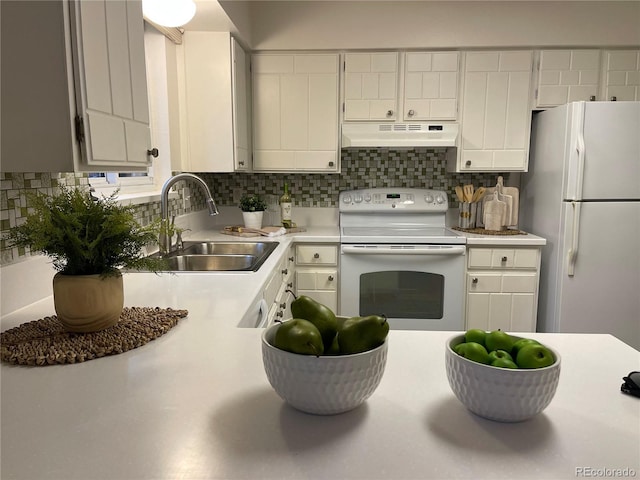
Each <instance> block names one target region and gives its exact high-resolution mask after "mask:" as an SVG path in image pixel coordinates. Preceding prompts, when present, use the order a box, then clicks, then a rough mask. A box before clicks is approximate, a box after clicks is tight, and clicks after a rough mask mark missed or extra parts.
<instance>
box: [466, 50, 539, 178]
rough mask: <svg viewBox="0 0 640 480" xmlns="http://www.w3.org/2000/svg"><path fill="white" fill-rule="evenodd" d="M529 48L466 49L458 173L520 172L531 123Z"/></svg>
mask: <svg viewBox="0 0 640 480" xmlns="http://www.w3.org/2000/svg"><path fill="white" fill-rule="evenodd" d="M532 64H533V53H532V52H530V51H508V52H498V51H496V52H467V53H466V55H465V66H464V87H463V106H462V121H461V124H462V140H461V149H460V150H461V151H460V158H459V165H458V168H459V170H460V171H473V170H475V171H492V170H493V171H524V170H526V168H527V159H528V151H529V127H530V124H531V112H530V108H529V104H530V86H531V69H532Z"/></svg>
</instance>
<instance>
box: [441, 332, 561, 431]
mask: <svg viewBox="0 0 640 480" xmlns="http://www.w3.org/2000/svg"><path fill="white" fill-rule="evenodd" d="M514 338H516V339H517V338H519V337H514ZM463 341H464V335H456V336H453V337H451V338H449V340H447V343H446V347H445V361H446V369H447V379H448V380H449V385H450V386H451V389H452V390H453V393H455V395H456V397H458V399H459V400H460V401H461V402H462V403H463V404H464V405H465V406H466V407H467V408H468V409H469V410H471V411H472V412H473V413H475V414H476V415H479V416H481V417H484V418H488V419H490V420H497V421H500V422H520V421H523V420H528V419H530V418H531V417H534V416H535V415H537V414H538V413H540V412H541V411H543V410H544V409H545V408H546V407H547V406H548V405H549V403H551V400H552V399H553V396H554V395H555V393H556V388H557V387H558V380H559V378H560V355H559V354H558V352H556V351H555V350H554V349H553V348H550V347H549V346H548V345H546V347H547V348H549V350H551V352H552V353H553V355H554V356H555V359H556V361H555V363H553V365H550V366H548V367H544V368H536V369H518V370H516V369H509V368H499V367H492V366H491V365H483V364H481V363H477V362H474V361H472V360H469V359H467V358H464V357H461V356H460V355H458V354H457V353H456V352H454V351H453V349H452V347H454V346H456V345H458V344H459V343H462V342H463Z"/></svg>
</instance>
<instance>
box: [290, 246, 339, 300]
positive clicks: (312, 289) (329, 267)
mask: <svg viewBox="0 0 640 480" xmlns="http://www.w3.org/2000/svg"><path fill="white" fill-rule="evenodd" d="M295 257H296V271H295V277H296V280H295V283H296V291H297V294H298V295H307V296H309V297H311V298H313V299H314V300H316V301H317V302H320V303H322V304H323V305H325V306H327V307H329V308H330V309H331V310H332V311H333V312H337V311H338V245H336V244H298V245H296V254H295Z"/></svg>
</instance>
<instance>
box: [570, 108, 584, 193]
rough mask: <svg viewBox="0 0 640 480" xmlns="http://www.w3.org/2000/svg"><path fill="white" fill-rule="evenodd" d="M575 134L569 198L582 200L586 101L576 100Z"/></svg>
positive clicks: (574, 112)
mask: <svg viewBox="0 0 640 480" xmlns="http://www.w3.org/2000/svg"><path fill="white" fill-rule="evenodd" d="M572 115H573V120H572V123H573V125H574V127H573V134H574V135H575V137H574V138H575V153H574V155H572V159H571V160H570V162H569V180H568V186H567V198H568V199H569V200H582V184H583V182H584V163H585V155H586V145H585V141H584V117H585V102H576V103H575V104H574V107H573V110H572Z"/></svg>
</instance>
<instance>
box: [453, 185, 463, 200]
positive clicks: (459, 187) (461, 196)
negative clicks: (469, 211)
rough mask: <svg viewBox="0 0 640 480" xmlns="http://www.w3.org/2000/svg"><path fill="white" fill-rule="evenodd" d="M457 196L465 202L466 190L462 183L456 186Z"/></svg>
mask: <svg viewBox="0 0 640 480" xmlns="http://www.w3.org/2000/svg"><path fill="white" fill-rule="evenodd" d="M455 191H456V196H457V197H458V201H459V202H460V203H462V202H464V192H463V190H462V187H461V186H460V185H456V186H455Z"/></svg>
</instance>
